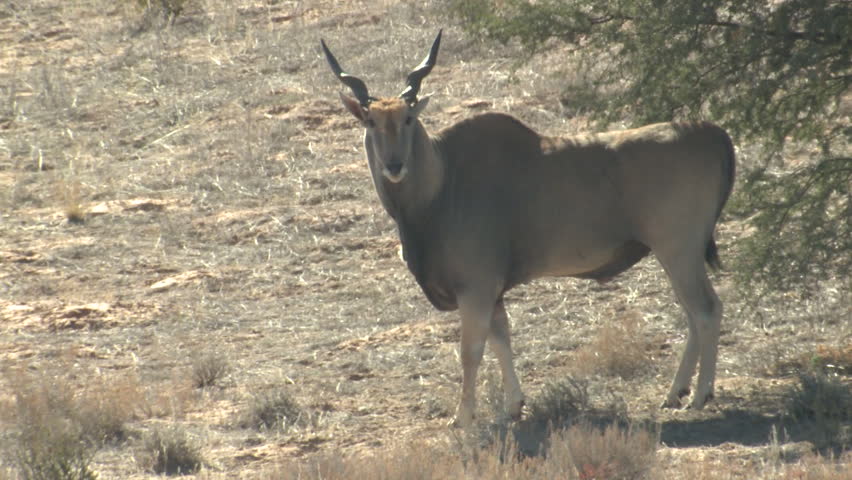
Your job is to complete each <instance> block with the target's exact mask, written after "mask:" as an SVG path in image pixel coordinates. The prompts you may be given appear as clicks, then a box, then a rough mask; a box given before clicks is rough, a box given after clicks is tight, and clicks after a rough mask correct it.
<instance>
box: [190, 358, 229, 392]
mask: <svg viewBox="0 0 852 480" xmlns="http://www.w3.org/2000/svg"><path fill="white" fill-rule="evenodd" d="M229 371H230V365H229V364H228V358H227V357H226V356H224V355H222V354H221V353H218V352H207V353H201V354H197V355H196V356H195V358H194V359H193V361H192V383H193V385H195V387H196V388H206V387H212V386H213V385H216V383H217V382H219V381H220V380H222V378H223V377H224V376H226V375H227V374H228V372H229Z"/></svg>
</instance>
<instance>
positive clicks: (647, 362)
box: [575, 312, 655, 380]
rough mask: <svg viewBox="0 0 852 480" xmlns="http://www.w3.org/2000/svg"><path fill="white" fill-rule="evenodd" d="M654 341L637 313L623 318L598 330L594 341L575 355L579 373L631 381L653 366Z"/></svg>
mask: <svg viewBox="0 0 852 480" xmlns="http://www.w3.org/2000/svg"><path fill="white" fill-rule="evenodd" d="M654 345H655V342H654V338H653V337H652V336H651V335H650V334H649V333H648V332H647V331H646V330H644V329H643V328H642V318H641V316H640V315H639V314H638V313H636V312H632V313H629V314H625V315H621V316H619V317H617V318H616V319H615V320H614V321H612V322H606V323H604V324H603V325H601V326H600V328H598V331H597V332H596V333H595V334H594V337H593V338H592V341H591V342H590V343H589V344H588V345H585V346H583V347H582V348H580V349H579V350H578V351H577V353H576V354H575V358H576V363H575V365H576V367H575V369H576V371H577V372H578V373H579V374H583V375H591V374H600V375H609V376H615V377H621V378H622V379H625V380H627V379H631V378H634V377H636V376H638V375H639V374H641V373H645V372H647V371H648V369H649V368H650V367H651V365H652V364H653V357H652V356H651V353H652V352H653V351H654Z"/></svg>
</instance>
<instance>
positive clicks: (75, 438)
mask: <svg viewBox="0 0 852 480" xmlns="http://www.w3.org/2000/svg"><path fill="white" fill-rule="evenodd" d="M12 383H13V385H14V393H13V395H14V398H15V409H14V415H15V416H14V418H13V429H14V433H13V436H12V439H13V442H14V443H13V444H12V446H11V447H10V450H11V452H10V454H11V459H12V462H13V463H14V465H15V466H16V467H17V468H18V471H19V472H20V473H21V475H22V476H23V478H27V479H69V480H88V479H94V478H96V475H95V474H94V473H93V472H92V471H91V470H90V468H89V465H90V463H91V461H92V457H93V455H94V452H95V449H96V448H95V442H93V436H96V435H97V433H98V430H99V427H98V426H95V427H90V426H89V425H86V424H85V423H84V422H85V420H86V419H87V416H86V415H80V411H79V409H78V401H77V400H76V399H75V398H74V388H73V386H72V385H71V384H70V383H69V382H68V381H67V380H66V379H65V378H62V377H51V376H48V375H42V376H39V377H35V376H30V375H25V374H21V375H20V376H18V377H16V378H13V379H12ZM90 428H92V430H90Z"/></svg>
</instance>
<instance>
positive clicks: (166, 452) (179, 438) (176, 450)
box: [141, 426, 203, 475]
mask: <svg viewBox="0 0 852 480" xmlns="http://www.w3.org/2000/svg"><path fill="white" fill-rule="evenodd" d="M143 448H144V450H143V454H142V455H141V457H142V461H143V465H144V466H145V468H147V469H148V470H150V471H153V472H154V473H158V474H161V475H162V474H166V475H185V474H190V473H195V472H197V471H198V470H199V469H200V468H201V465H202V463H203V459H202V457H201V449H200V448H199V446H198V444H197V442H195V441H194V440H193V439H191V438H190V437H189V434H187V432H186V431H185V430H183V429H182V428H180V427H178V426H171V427H166V428H158V429H155V430H154V431H152V432H151V433H150V434H149V435H148V436H147V437H146V438H145V442H144V447H143Z"/></svg>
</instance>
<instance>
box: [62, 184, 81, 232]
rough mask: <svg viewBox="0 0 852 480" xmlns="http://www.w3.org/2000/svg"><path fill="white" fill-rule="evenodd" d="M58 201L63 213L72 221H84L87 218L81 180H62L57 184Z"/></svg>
mask: <svg viewBox="0 0 852 480" xmlns="http://www.w3.org/2000/svg"><path fill="white" fill-rule="evenodd" d="M56 198H57V202H58V203H59V205H60V206H61V208H62V213H63V214H64V215H65V218H66V219H68V221H69V222H70V223H83V222H84V221H85V220H86V210H85V208H84V207H83V202H82V195H81V193H80V182H78V181H65V180H60V181H59V182H58V183H57V184H56Z"/></svg>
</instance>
